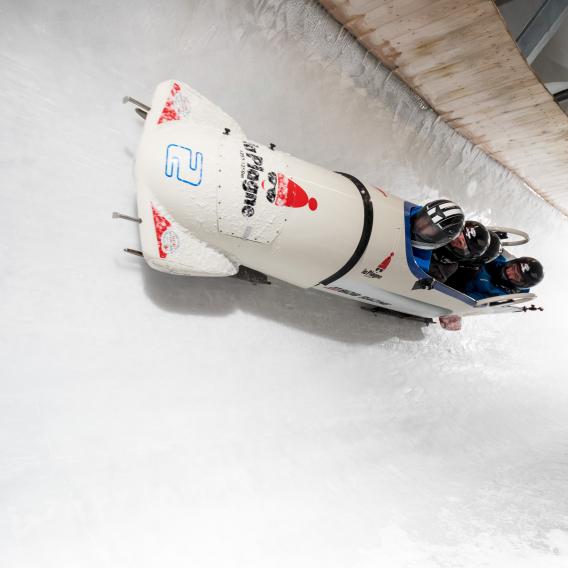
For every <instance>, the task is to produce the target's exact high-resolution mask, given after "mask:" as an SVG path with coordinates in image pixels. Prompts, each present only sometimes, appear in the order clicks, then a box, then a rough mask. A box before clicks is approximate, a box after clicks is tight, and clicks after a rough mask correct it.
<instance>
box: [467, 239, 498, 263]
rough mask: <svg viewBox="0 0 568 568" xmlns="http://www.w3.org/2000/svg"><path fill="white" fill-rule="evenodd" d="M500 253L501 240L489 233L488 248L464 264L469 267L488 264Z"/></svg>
mask: <svg viewBox="0 0 568 568" xmlns="http://www.w3.org/2000/svg"><path fill="white" fill-rule="evenodd" d="M502 252H503V245H502V244H501V239H500V238H499V237H498V236H497V233H496V232H495V231H489V246H488V247H487V249H486V251H485V252H484V253H483V254H481V255H480V256H478V257H476V258H473V259H472V260H470V261H464V262H465V263H466V264H468V265H471V266H482V265H483V264H487V263H488V262H493V261H494V260H495V259H496V258H497V257H498V256H500V255H501V253H502Z"/></svg>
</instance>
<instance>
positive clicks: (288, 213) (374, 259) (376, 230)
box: [135, 81, 534, 318]
mask: <svg viewBox="0 0 568 568" xmlns="http://www.w3.org/2000/svg"><path fill="white" fill-rule="evenodd" d="M135 178H136V185H137V194H138V214H139V216H140V218H141V220H142V222H141V224H140V238H141V243H142V254H143V256H144V258H145V260H146V261H147V262H148V264H149V265H150V266H151V267H153V268H155V269H157V270H161V271H164V272H171V273H174V274H182V275H190V276H210V277H220V276H231V275H234V274H236V273H237V271H238V270H239V267H240V266H246V267H249V268H252V269H254V270H256V271H259V272H262V273H264V274H267V275H269V276H272V277H274V278H279V279H281V280H284V281H286V282H289V283H291V284H294V285H296V286H300V287H302V288H310V287H314V288H316V289H318V290H321V291H324V292H326V293H330V294H334V295H339V296H343V297H349V298H352V299H355V300H358V301H360V302H363V303H366V304H371V305H374V306H377V307H380V308H386V309H389V310H395V311H399V312H402V313H406V314H411V315H415V316H419V317H422V318H437V317H440V316H444V315H449V314H457V315H470V314H475V313H487V312H488V311H492V310H495V309H499V310H502V309H503V307H507V306H509V305H510V304H511V302H512V303H516V302H518V301H526V300H522V299H515V300H514V301H513V300H511V301H504V300H503V297H501V298H499V299H496V301H497V300H498V301H499V303H498V304H496V303H492V302H485V303H480V302H476V301H475V300H473V299H471V298H469V297H468V296H466V295H465V294H462V293H460V292H458V291H456V290H453V289H452V288H449V287H448V286H445V285H443V284H441V283H439V282H432V281H431V278H429V276H428V274H426V273H425V272H424V271H423V270H422V269H421V268H420V267H419V265H418V264H417V262H416V259H415V258H414V255H413V251H412V247H411V244H410V221H409V216H410V210H411V208H412V204H411V203H408V202H405V201H403V200H401V199H399V198H397V197H396V196H393V195H390V194H388V193H386V192H384V191H383V190H381V189H378V188H375V187H372V186H367V185H365V184H363V183H362V182H361V181H359V180H358V179H356V178H355V177H353V176H351V175H349V174H344V173H338V172H332V171H330V170H327V169H325V168H321V167H319V166H316V165H314V164H310V163H308V162H305V161H303V160H300V159H298V158H295V157H293V156H291V155H289V154H286V153H284V152H280V151H278V150H275V149H273V148H272V147H271V148H268V147H266V146H264V145H262V144H258V143H256V142H253V141H251V140H248V139H247V138H246V136H245V134H244V132H243V130H242V129H241V127H240V126H239V124H238V123H237V122H236V121H235V120H234V119H233V118H231V117H230V116H229V115H227V114H226V113H225V112H223V111H222V110H221V109H220V108H218V107H216V106H215V105H214V104H213V103H211V102H210V101H208V100H207V99H206V98H205V97H203V96H202V95H200V94H199V93H197V92H196V91H195V90H194V89H191V88H190V87H189V86H187V85H185V84H184V83H181V82H179V81H167V82H165V83H162V84H161V85H159V86H158V88H157V89H156V92H155V95H154V97H153V100H152V106H151V109H150V110H149V111H148V113H147V116H146V123H145V127H144V133H143V136H142V139H141V142H140V146H139V149H138V152H137V156H136V164H135ZM427 281H430V283H431V284H430V285H427V286H425V285H421V283H423V282H427ZM532 297H534V295H531V298H532ZM531 298H526V299H531Z"/></svg>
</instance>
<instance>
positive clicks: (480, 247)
mask: <svg viewBox="0 0 568 568" xmlns="http://www.w3.org/2000/svg"><path fill="white" fill-rule="evenodd" d="M489 241H490V236H489V231H488V230H487V229H486V228H485V226H484V225H482V224H481V223H480V222H479V221H466V222H465V224H464V226H463V231H462V232H461V234H460V235H458V236H457V237H456V238H455V239H453V240H452V241H451V242H450V243H449V244H448V246H447V247H446V248H445V249H444V250H445V251H447V252H448V255H449V256H450V257H452V258H453V259H455V260H457V261H458V262H463V261H465V262H470V261H472V260H476V259H478V258H479V257H480V256H482V255H483V254H484V253H485V251H486V250H487V248H488V247H489Z"/></svg>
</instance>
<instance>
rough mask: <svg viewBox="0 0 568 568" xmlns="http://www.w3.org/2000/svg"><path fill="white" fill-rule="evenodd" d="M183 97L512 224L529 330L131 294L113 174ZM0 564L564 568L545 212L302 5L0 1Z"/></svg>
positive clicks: (137, 283)
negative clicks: (532, 294)
mask: <svg viewBox="0 0 568 568" xmlns="http://www.w3.org/2000/svg"><path fill="white" fill-rule="evenodd" d="M169 78H179V79H180V80H183V81H186V82H188V83H189V84H190V85H192V86H194V87H195V88H197V89H198V90H199V91H201V92H202V93H203V94H204V95H205V96H207V97H209V98H210V99H211V100H212V101H214V102H216V103H217V104H219V105H220V106H221V107H222V108H223V109H224V110H225V111H227V112H228V113H229V114H231V115H232V116H234V117H235V119H236V120H238V121H239V122H240V124H241V125H242V126H243V128H244V129H245V131H246V132H247V133H248V135H249V136H250V138H251V139H253V140H258V141H260V142H263V143H269V142H275V143H276V144H277V145H278V147H279V148H280V149H282V150H285V151H288V152H290V153H292V154H295V155H297V156H300V157H303V158H305V159H308V160H311V161H313V162H315V163H318V164H321V165H323V166H326V167H329V168H331V169H334V170H342V171H348V172H351V173H353V174H354V175H357V176H360V177H361V178H364V179H367V180H368V181H370V182H371V183H375V184H378V185H381V186H383V187H384V188H385V189H387V190H389V191H392V192H393V193H396V194H398V195H399V196H401V197H405V198H408V199H412V200H414V201H416V202H420V201H423V200H426V199H428V198H431V197H435V196H438V195H443V196H449V197H452V198H454V199H456V200H458V201H459V202H460V203H462V204H463V206H464V208H465V209H466V211H467V213H468V214H469V215H470V216H471V217H477V218H478V219H480V220H482V221H485V222H489V221H491V222H492V223H494V224H500V225H513V226H517V227H519V228H522V229H525V230H528V231H529V232H530V233H531V236H532V239H533V241H532V243H531V244H530V245H529V246H528V247H526V248H525V249H524V250H523V251H522V252H530V253H532V254H534V255H535V256H538V257H540V258H541V259H542V261H543V263H544V265H545V269H546V281H545V282H544V283H543V284H542V285H541V286H539V287H538V288H537V291H538V293H539V296H540V297H539V301H538V304H539V305H543V306H544V307H545V311H544V312H543V313H528V314H511V315H509V316H489V317H479V318H472V319H469V320H466V321H465V325H464V329H463V331H462V332H461V333H459V334H451V333H448V332H443V331H442V330H441V329H439V328H438V327H423V326H421V325H419V324H417V323H413V322H408V321H401V320H398V319H396V318H393V317H389V316H378V317H373V316H372V315H369V314H368V313H365V312H362V311H361V310H360V309H359V306H358V304H356V303H352V302H350V301H349V300H341V299H338V298H334V297H326V296H323V295H319V294H318V293H315V292H305V291H302V290H300V289H295V288H292V287H290V286H287V285H284V284H282V283H278V282H275V283H274V284H273V285H272V286H264V287H263V286H256V287H255V286H252V285H250V284H247V283H243V282H240V281H235V280H234V279H227V280H199V279H184V278H181V277H173V276H167V275H164V274H160V273H157V272H152V271H151V270H150V269H148V268H147V267H146V266H145V265H144V263H143V262H142V261H140V260H139V259H137V258H134V257H129V256H127V255H125V254H124V253H123V252H122V248H123V247H125V246H131V247H134V248H136V246H137V245H138V242H137V228H136V226H135V225H133V224H130V223H127V222H123V221H113V220H112V219H111V212H112V211H113V210H117V211H122V212H124V213H133V212H135V210H134V186H133V181H132V175H131V170H132V163H133V156H134V154H135V151H136V145H137V141H138V139H139V137H140V134H141V130H142V124H141V120H140V119H139V118H138V117H137V116H136V115H135V114H134V112H133V109H132V107H129V106H128V107H127V106H123V105H122V104H121V99H122V96H123V95H125V94H130V95H132V96H134V97H137V98H139V99H141V100H144V101H149V99H150V96H151V93H152V92H153V89H154V87H155V85H156V84H157V83H158V82H160V81H162V80H164V79H169ZM0 85H1V89H0V103H1V105H0V159H1V163H2V180H1V184H0V193H1V198H2V223H1V224H0V234H1V240H0V242H1V244H0V247H1V254H0V263H1V269H0V293H1V299H2V301H1V304H0V321H1V326H0V566H2V568H26V567H39V566H41V567H42V568H50V567H54V568H67V567H69V568H77V567H81V568H86V567H93V568H101V567H120V568H123V567H127V566H132V567H136V568H143V567H156V566H163V567H168V566H191V567H196V568H197V567H199V568H218V567H227V568H235V567H243V568H251V567H259V568H267V567H270V568H277V567H282V568H290V567H309V568H319V567H322V568H323V567H325V568H346V567H349V568H351V567H372V568H377V567H379V566H380V567H383V566H385V567H389V568H393V567H394V568H397V567H420V568H422V567H426V568H430V567H440V566H442V567H463V566H467V567H475V568H479V567H486V566H490V567H499V568H502V567H504V566H514V567H521V568H529V567H530V568H534V567H546V568H556V567H566V566H568V517H567V512H568V491H567V487H566V484H567V480H568V425H567V415H568V412H567V409H568V396H567V395H568V386H567V381H568V379H567V375H568V373H567V372H566V369H567V364H568V358H567V347H566V321H565V314H566V301H567V300H566V282H567V281H568V268H567V267H568V263H567V262H566V243H567V242H568V224H567V222H566V219H565V218H564V217H562V216H561V215H560V214H559V213H558V212H556V211H555V210H554V209H552V208H551V207H550V206H548V205H547V204H546V203H544V202H543V201H542V200H540V199H539V198H537V197H536V196H535V195H534V194H532V193H531V192H530V191H529V190H527V189H526V188H524V187H523V186H522V185H521V184H520V183H519V182H518V181H517V180H516V179H514V178H512V177H511V176H509V175H507V174H506V172H504V171H503V170H502V169H501V168H499V167H497V166H496V165H495V164H493V163H491V162H489V161H488V160H487V159H486V158H485V157H484V156H483V155H481V154H479V153H478V152H477V151H475V150H474V149H472V148H471V147H470V146H469V145H468V144H467V143H464V142H463V140H462V139H460V138H459V137H457V136H455V135H451V134H450V132H449V131H448V130H447V128H446V127H445V126H444V125H443V124H441V123H440V121H437V120H436V119H435V116H433V115H432V113H431V112H430V111H428V110H423V109H421V108H420V106H418V102H419V101H416V100H415V99H414V100H413V99H412V97H410V96H409V95H408V93H407V92H405V91H404V90H403V89H400V88H399V87H398V86H397V83H396V81H394V80H393V79H392V77H389V76H388V74H387V73H385V71H384V70H383V69H382V68H380V67H378V66H377V64H376V62H375V61H374V60H373V59H372V58H371V57H369V56H366V55H365V53H364V52H363V51H362V50H361V49H360V48H359V47H357V46H356V45H354V43H353V41H352V39H351V38H350V37H349V36H348V35H347V34H345V33H344V32H341V31H340V29H339V27H338V26H337V25H336V24H335V23H334V22H333V21H332V20H331V19H329V18H328V17H327V16H326V15H325V13H323V12H322V11H321V9H320V8H319V7H318V5H317V4H314V3H304V2H297V1H287V2H285V1H283V0H281V1H277V0H264V1H255V2H253V1H244V0H241V1H234V0H226V1H221V0H219V1H215V2H213V1H207V2H206V1H205V0H203V1H189V0H187V1H185V2H184V1H181V0H175V1H170V2H163V3H162V2H155V1H149V0H148V1H138V2H133V1H125V2H110V1H107V2H102V1H85V2H72V1H70V0H56V1H53V2H39V1H37V2H32V1H29V0H20V1H18V2H12V1H8V0H4V1H3V2H2V3H1V4H0Z"/></svg>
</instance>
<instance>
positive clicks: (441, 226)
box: [410, 199, 465, 250]
mask: <svg viewBox="0 0 568 568" xmlns="http://www.w3.org/2000/svg"><path fill="white" fill-rule="evenodd" d="M464 221H465V216H464V214H463V211H462V209H461V207H460V206H459V205H456V204H455V203H454V202H453V201H450V200H449V199H436V200H435V201H430V202H429V203H427V204H426V205H424V207H422V209H420V211H418V213H417V214H416V215H414V216H413V217H412V219H411V221H410V222H411V226H410V235H411V243H412V246H413V247H416V248H419V249H426V250H432V249H436V248H440V247H443V246H444V245H447V244H448V243H449V242H450V241H451V240H453V239H455V238H456V236H457V235H459V233H460V231H461V230H462V228H463V224H464Z"/></svg>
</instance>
